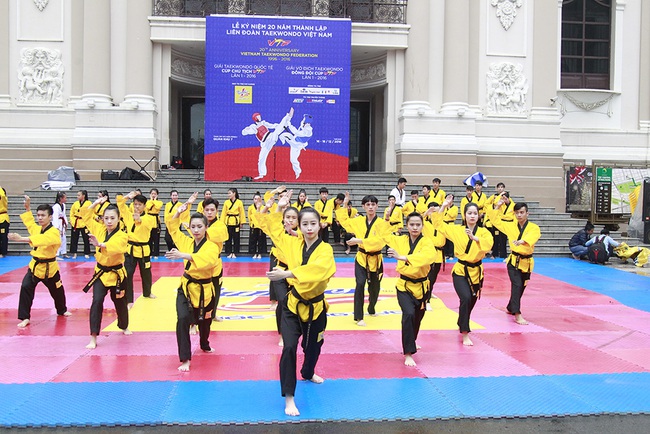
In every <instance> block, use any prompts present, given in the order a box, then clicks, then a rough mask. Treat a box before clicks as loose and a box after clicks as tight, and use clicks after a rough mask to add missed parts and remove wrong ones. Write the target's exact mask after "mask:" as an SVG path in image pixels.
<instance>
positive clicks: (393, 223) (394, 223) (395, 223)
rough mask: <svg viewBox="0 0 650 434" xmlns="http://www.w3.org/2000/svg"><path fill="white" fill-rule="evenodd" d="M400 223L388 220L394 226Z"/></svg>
mask: <svg viewBox="0 0 650 434" xmlns="http://www.w3.org/2000/svg"><path fill="white" fill-rule="evenodd" d="M400 223H401V222H390V225H391V226H395V225H398V224H400Z"/></svg>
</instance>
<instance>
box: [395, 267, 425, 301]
mask: <svg viewBox="0 0 650 434" xmlns="http://www.w3.org/2000/svg"><path fill="white" fill-rule="evenodd" d="M399 278H400V279H402V280H405V281H407V282H411V283H420V284H421V285H422V299H421V300H420V299H418V298H417V297H416V296H415V294H413V292H411V290H410V289H408V288H407V287H406V285H405V286H404V289H406V291H407V292H408V293H409V294H411V297H413V298H414V299H415V301H417V302H419V303H420V309H424V308H425V307H426V306H425V305H424V304H425V302H424V300H426V298H427V291H425V290H424V282H427V281H428V280H429V276H425V277H419V278H417V279H413V278H412V277H408V276H405V275H403V274H400V275H399Z"/></svg>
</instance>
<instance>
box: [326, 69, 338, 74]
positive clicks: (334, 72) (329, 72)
mask: <svg viewBox="0 0 650 434" xmlns="http://www.w3.org/2000/svg"><path fill="white" fill-rule="evenodd" d="M325 75H336V71H332V70H331V69H328V70H327V71H325Z"/></svg>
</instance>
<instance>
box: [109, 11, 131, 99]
mask: <svg viewBox="0 0 650 434" xmlns="http://www.w3.org/2000/svg"><path fill="white" fill-rule="evenodd" d="M110 1H111V13H110V26H111V27H110V29H111V31H110V34H111V40H110V47H111V49H110V55H111V67H110V74H111V95H112V96H113V100H114V101H115V102H120V101H122V100H123V99H124V95H126V64H127V56H126V52H127V25H128V10H129V8H128V2H127V0H110Z"/></svg>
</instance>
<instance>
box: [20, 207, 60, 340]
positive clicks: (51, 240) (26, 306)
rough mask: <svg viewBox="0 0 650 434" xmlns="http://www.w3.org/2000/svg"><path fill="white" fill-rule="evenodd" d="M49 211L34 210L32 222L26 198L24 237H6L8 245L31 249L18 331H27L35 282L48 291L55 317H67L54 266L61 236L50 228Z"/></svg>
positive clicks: (22, 286)
mask: <svg viewBox="0 0 650 434" xmlns="http://www.w3.org/2000/svg"><path fill="white" fill-rule="evenodd" d="M52 214H53V212H52V207H51V206H50V205H39V206H38V208H36V219H37V220H38V224H37V223H36V221H35V220H34V215H33V214H32V211H31V209H30V198H29V196H25V212H24V213H22V214H21V215H20V218H21V220H22V221H23V223H25V226H26V227H27V231H28V232H29V236H28V237H22V236H20V235H19V234H17V233H11V234H9V236H8V238H9V239H10V240H11V241H17V242H21V243H29V245H30V246H32V251H31V252H30V254H31V255H32V260H31V261H30V262H29V266H28V268H27V273H25V277H24V278H23V283H22V284H21V286H20V299H19V301H18V319H19V320H20V322H19V323H18V327H20V328H24V327H27V326H28V325H29V323H30V318H31V310H32V303H33V302H34V293H35V289H36V285H38V283H39V282H43V284H44V285H45V286H46V287H47V289H48V290H49V291H50V295H51V296H52V299H53V300H54V307H55V308H56V313H57V314H58V315H62V316H70V315H71V314H70V312H68V308H67V307H66V303H65V290H64V288H63V283H62V282H61V275H60V274H59V264H58V263H57V262H56V252H57V250H59V247H60V246H61V235H60V234H59V231H58V230H57V229H56V228H55V227H54V226H52Z"/></svg>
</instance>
